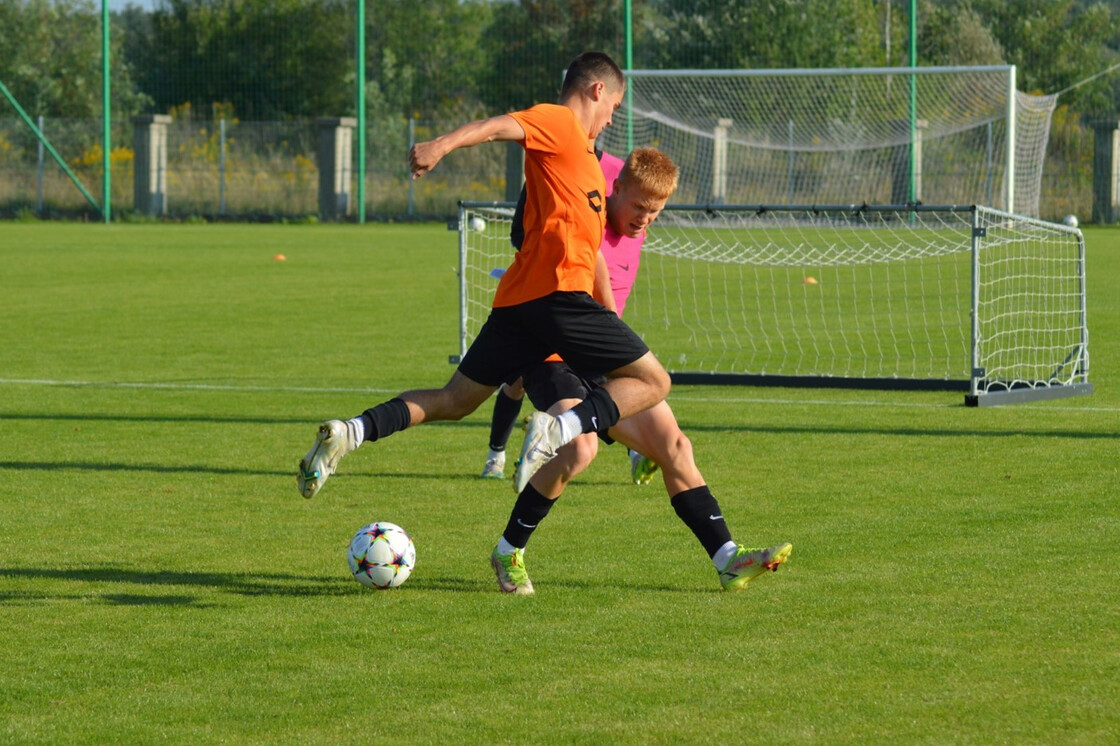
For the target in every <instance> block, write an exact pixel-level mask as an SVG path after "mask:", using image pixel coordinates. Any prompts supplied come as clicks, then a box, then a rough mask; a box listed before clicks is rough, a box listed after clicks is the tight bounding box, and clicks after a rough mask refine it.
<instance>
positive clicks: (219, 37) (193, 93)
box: [130, 0, 354, 119]
mask: <svg viewBox="0 0 1120 746" xmlns="http://www.w3.org/2000/svg"><path fill="white" fill-rule="evenodd" d="M351 5H352V3H351V2H349V0H229V1H228V2H221V3H219V2H212V1H211V0H163V1H162V3H161V5H160V6H159V7H157V8H156V10H155V11H153V13H152V16H151V42H150V44H146V45H145V44H137V45H135V46H134V47H130V49H131V50H132V51H133V52H134V53H135V54H136V55H137V56H138V59H137V60H136V63H137V68H138V69H139V70H141V71H142V72H141V76H140V77H141V83H142V85H143V87H144V90H145V91H147V92H149V93H150V94H151V95H152V97H153V98H154V100H155V105H156V108H157V109H160V110H164V111H166V110H167V109H169V108H171V107H173V106H178V105H180V104H184V103H190V104H191V105H192V109H193V110H194V111H197V112H202V113H205V112H208V111H210V110H211V109H212V106H213V105H214V104H221V103H228V104H231V105H232V107H233V110H234V111H235V112H236V113H237V114H238V115H239V116H241V117H242V118H246V119H291V118H307V117H313V116H319V115H334V116H338V115H343V114H348V113H349V114H353V111H354V103H353V102H354V93H353V87H352V83H353V80H354V75H353V73H352V70H353V60H354V52H353V47H354V44H353V39H354V33H353V25H354V24H353V15H352V8H351ZM348 81H349V82H350V83H351V85H349V86H348V85H347V82H348Z"/></svg>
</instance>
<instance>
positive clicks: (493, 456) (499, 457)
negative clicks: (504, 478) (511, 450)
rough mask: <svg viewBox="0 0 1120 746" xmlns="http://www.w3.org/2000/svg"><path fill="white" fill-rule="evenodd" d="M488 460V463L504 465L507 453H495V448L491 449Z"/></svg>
mask: <svg viewBox="0 0 1120 746" xmlns="http://www.w3.org/2000/svg"><path fill="white" fill-rule="evenodd" d="M486 460H487V461H496V462H498V463H501V464H504V463H505V462H506V452H505V451H495V450H494V449H493V448H491V449H490V453H489V455H488V456H487V457H486Z"/></svg>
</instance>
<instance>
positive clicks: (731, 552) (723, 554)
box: [712, 541, 739, 570]
mask: <svg viewBox="0 0 1120 746" xmlns="http://www.w3.org/2000/svg"><path fill="white" fill-rule="evenodd" d="M738 550H739V545H738V544H736V543H735V542H733V541H729V542H727V543H726V544H724V545H723V546H722V547H720V548H719V549H717V550H716V553H715V554H713V555H712V564H713V565H715V566H716V569H717V570H723V568H725V567H727V563H728V562H730V561H731V558H732V557H734V556H735V552H737V551H738Z"/></svg>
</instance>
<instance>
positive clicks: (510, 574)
mask: <svg viewBox="0 0 1120 746" xmlns="http://www.w3.org/2000/svg"><path fill="white" fill-rule="evenodd" d="M490 566H491V567H493V568H494V574H495V575H497V576H498V587H499V588H501V589H502V592H503V593H515V594H517V595H519V596H531V595H533V581H531V580H529V573H528V572H526V571H525V550H524V549H516V550H514V551H513V552H512V553H510V554H499V553H498V548H497V547H494V551H493V553H491V555H490Z"/></svg>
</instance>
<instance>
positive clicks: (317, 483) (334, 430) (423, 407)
mask: <svg viewBox="0 0 1120 746" xmlns="http://www.w3.org/2000/svg"><path fill="white" fill-rule="evenodd" d="M495 388H496V386H486V385H483V384H480V383H477V382H475V381H472V380H471V379H469V378H467V377H466V376H465V375H463V374H462V373H460V372H459V371H455V372H454V373H453V374H452V375H451V380H450V381H448V382H447V385H445V386H444V387H443V388H442V389H420V390H415V391H406V392H404V393H403V394H401V395H400V396H397V397H394V398H392V399H390V400H388V401H386V402H382V403H381V404H378V405H377V406H375V407H372V408H370V409H367V410H366V411H365V412H363V413H362V414H360V415H358V416H357V417H354V418H352V419H350V420H345V421H343V420H329V421H327V422H324V423H323V424H322V425H320V426H319V432H318V434H317V435H316V437H315V442H314V444H312V446H311V450H309V451H308V452H307V455H306V456H304V457H303V459H302V460H301V461H300V462H299V473H298V474H297V475H296V482H297V483H298V485H299V491H300V494H302V495H303V496H304V497H306V498H312V497H314V496H315V495H316V493H318V492H319V490H321V489H322V488H323V485H324V484H325V483H326V481H327V479H328V478H330V476H331V475H332V474H334V473H335V471H336V470H337V469H338V462H339V461H340V460H341V459H342V457H343V456H345V455H346V454H348V453H350V452H351V451H353V450H354V449H355V448H357V447H358V446H360V445H361V444H362V443H365V442H369V441H373V440H378V439H380V438H386V437H388V436H390V435H392V434H393V433H395V432H398V431H400V430H405V429H407V428H409V427H414V426H416V425H419V424H421V423H423V422H433V421H439V420H458V419H462V418H463V417H465V416H467V415H468V414H470V413H471V412H473V411H474V410H476V409H478V407H479V406H480V405H481V404H482V402H484V401H486V399H487V397H489V396H490V394H492V393H493V392H494V389H495Z"/></svg>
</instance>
